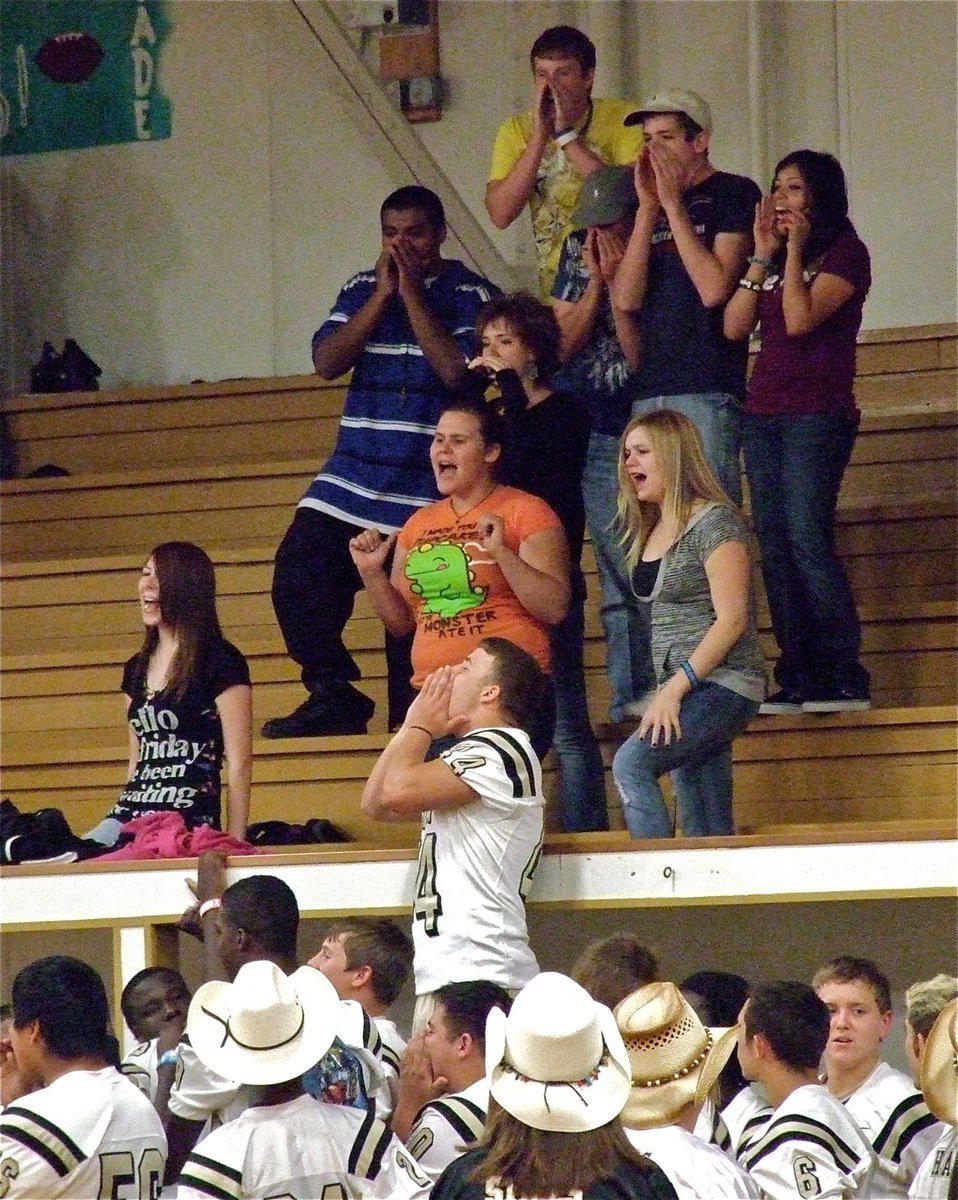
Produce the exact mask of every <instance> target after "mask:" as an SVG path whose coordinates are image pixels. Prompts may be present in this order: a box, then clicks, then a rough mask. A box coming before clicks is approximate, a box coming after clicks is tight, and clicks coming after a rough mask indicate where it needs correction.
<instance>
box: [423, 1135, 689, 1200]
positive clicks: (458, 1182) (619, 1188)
mask: <svg viewBox="0 0 958 1200" xmlns="http://www.w3.org/2000/svg"><path fill="white" fill-rule="evenodd" d="M485 1154H486V1151H485V1149H484V1148H482V1147H480V1148H479V1149H477V1150H469V1151H467V1152H466V1153H465V1154H464V1155H463V1156H462V1157H461V1158H457V1159H455V1160H454V1161H453V1162H451V1163H450V1164H449V1166H448V1167H446V1169H445V1171H443V1173H442V1174H441V1175H440V1176H439V1179H438V1181H437V1183H436V1185H435V1187H434V1188H433V1189H432V1191H431V1192H430V1193H429V1195H430V1197H431V1200H495V1198H497V1197H501V1196H502V1194H503V1193H502V1191H499V1190H496V1185H495V1184H494V1183H493V1182H492V1181H491V1180H490V1181H489V1182H488V1183H485V1184H484V1183H481V1182H479V1181H478V1180H473V1179H469V1178H468V1176H469V1175H471V1174H472V1172H473V1171H474V1170H475V1168H476V1167H477V1166H478V1165H479V1164H480V1163H481V1162H482V1160H483V1158H484V1157H485ZM582 1198H583V1200H676V1193H675V1188H673V1186H672V1184H671V1183H670V1182H669V1180H668V1177H667V1176H666V1175H665V1174H663V1172H662V1170H661V1168H659V1167H657V1166H656V1165H655V1163H653V1162H652V1161H651V1160H650V1161H649V1162H648V1164H647V1165H646V1166H641V1167H640V1166H637V1165H635V1164H634V1163H631V1162H628V1161H626V1160H625V1159H623V1160H622V1161H621V1162H620V1163H619V1165H618V1166H617V1167H616V1170H615V1173H614V1174H613V1175H610V1176H607V1177H606V1178H605V1179H600V1180H599V1181H598V1182H597V1183H594V1184H593V1185H592V1186H591V1187H589V1188H586V1190H585V1191H584V1192H583V1193H582Z"/></svg>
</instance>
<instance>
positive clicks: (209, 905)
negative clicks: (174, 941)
mask: <svg viewBox="0 0 958 1200" xmlns="http://www.w3.org/2000/svg"><path fill="white" fill-rule="evenodd" d="M222 907H223V901H222V900H221V899H220V898H219V896H214V897H213V899H212V900H204V901H203V903H202V904H201V905H200V910H199V918H200V920H201V921H202V920H203V918H204V917H205V916H206V914H207V913H211V912H213V910H214V909H216V908H222Z"/></svg>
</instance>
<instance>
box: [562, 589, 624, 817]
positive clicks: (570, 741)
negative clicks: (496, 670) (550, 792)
mask: <svg viewBox="0 0 958 1200" xmlns="http://www.w3.org/2000/svg"><path fill="white" fill-rule="evenodd" d="M584 634H585V580H584V579H583V577H582V571H581V570H580V569H579V568H578V567H574V568H573V569H572V601H571V603H570V604H569V611H568V613H567V614H566V616H565V617H564V618H563V620H562V621H560V622H559V624H558V625H553V626H551V628H550V629H549V643H550V646H551V650H552V682H553V684H554V686H555V702H556V720H555V736H554V738H553V741H552V748H553V750H554V751H555V755H556V759H557V760H558V764H559V776H560V778H559V784H560V792H559V795H560V802H561V806H562V820H563V823H564V825H565V827H566V829H567V830H568V832H569V833H585V832H588V831H589V830H593V829H608V828H609V817H608V813H607V812H606V807H605V770H604V768H603V765H602V755H601V753H600V751H599V743H598V742H597V741H596V739H595V734H594V733H593V731H592V725H591V724H590V722H589V706H588V704H587V703H586V691H585V674H584V671H583V665H582V639H583V636H584Z"/></svg>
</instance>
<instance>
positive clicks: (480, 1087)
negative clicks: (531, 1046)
mask: <svg viewBox="0 0 958 1200" xmlns="http://www.w3.org/2000/svg"><path fill="white" fill-rule="evenodd" d="M433 1001H434V1006H433V1010H432V1014H431V1015H430V1017H429V1019H428V1020H427V1022H426V1025H425V1027H424V1028H423V1029H422V1030H421V1031H420V1032H419V1033H417V1034H414V1035H413V1037H412V1038H411V1039H410V1042H409V1045H408V1047H407V1048H406V1054H405V1056H404V1058H403V1062H402V1069H401V1071H400V1076H399V1102H398V1104H397V1106H396V1111H395V1113H394V1114H393V1122H392V1129H393V1133H395V1134H396V1135H397V1136H398V1137H400V1138H402V1139H403V1141H404V1142H405V1143H406V1147H407V1149H408V1150H409V1152H410V1153H411V1154H412V1156H413V1157H414V1158H415V1159H416V1161H417V1162H418V1163H419V1166H420V1168H421V1169H422V1170H423V1171H424V1173H425V1174H426V1175H428V1176H429V1178H430V1180H431V1181H432V1182H433V1183H435V1182H436V1180H437V1179H438V1178H439V1176H440V1175H441V1174H442V1173H443V1171H444V1170H445V1169H446V1167H448V1166H449V1164H450V1163H451V1162H452V1161H453V1159H455V1158H458V1157H459V1156H460V1155H461V1154H463V1153H464V1152H465V1151H466V1150H467V1149H468V1148H469V1147H471V1146H472V1145H474V1144H475V1143H476V1142H477V1141H478V1140H479V1138H480V1137H481V1136H482V1130H483V1126H484V1125H485V1121H486V1112H487V1110H488V1108H489V1082H488V1080H487V1079H486V1060H485V1051H486V1018H487V1017H488V1016H489V1013H490V1011H491V1010H492V1009H493V1008H501V1009H502V1011H503V1012H505V1013H508V1011H509V1009H510V1007H511V1006H512V997H511V996H510V995H509V993H508V992H507V991H506V990H505V989H504V988H501V987H500V986H499V985H498V984H497V983H487V982H486V981H485V980H475V981H470V982H463V983H446V984H444V985H443V986H442V987H441V988H437V989H436V991H435V992H434V993H433Z"/></svg>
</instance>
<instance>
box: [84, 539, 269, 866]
mask: <svg viewBox="0 0 958 1200" xmlns="http://www.w3.org/2000/svg"><path fill="white" fill-rule="evenodd" d="M139 598H140V610H141V613H142V617H143V624H144V626H145V628H146V635H145V637H144V639H143V645H142V646H141V648H140V650H139V653H137V654H135V655H134V656H133V657H132V658H131V659H130V660H129V661H128V662H127V663H126V665H125V667H124V668H123V694H124V696H125V697H126V701H127V718H128V721H129V727H130V771H129V776H128V778H127V782H126V786H125V787H124V788H123V791H122V792H121V793H120V797H119V799H118V800H117V802H116V804H115V805H114V807H113V809H112V810H111V811H110V813H109V814H108V816H107V817H106V819H105V820H104V821H101V822H100V824H99V825H98V826H97V827H96V829H94V830H92V831H91V832H90V833H89V834H88V835H87V836H88V837H92V838H95V839H96V840H97V841H101V842H103V843H104V844H106V845H112V844H113V842H115V841H116V839H117V836H118V832H119V827H120V825H121V824H122V823H123V822H125V821H129V820H132V818H134V817H138V816H143V815H144V814H145V813H151V812H176V813H179V814H180V815H181V816H182V817H183V820H184V821H185V823H186V825H187V826H188V827H190V828H193V827H194V826H196V825H212V826H214V827H215V828H217V829H218V828H220V827H221V826H220V768H221V767H222V764H223V758H224V756H225V758H226V762H227V780H228V784H229V795H228V804H227V820H226V830H227V832H228V833H230V834H231V835H232V836H234V837H237V838H242V837H243V835H244V833H245V830H246V821H247V817H248V814H249V793H250V776H251V762H252V691H251V689H250V677H249V668H248V667H247V665H246V660H245V658H244V657H243V655H242V654H241V653H240V652H239V650H237V649H236V647H235V646H233V645H232V644H231V643H230V642H228V641H227V640H226V639H225V638H224V637H223V633H222V630H221V629H220V624H219V619H218V618H217V615H216V580H215V576H214V572H213V564H212V562H211V561H210V559H209V557H208V556H207V555H206V554H205V553H204V551H202V550H201V549H200V548H199V547H198V546H194V545H193V544H192V543H190V542H164V543H163V545H161V546H157V547H156V549H155V550H154V551H153V552H152V553H151V554H150V556H149V558H148V559H147V560H146V563H145V564H144V566H143V570H142V573H141V575H140V581H139Z"/></svg>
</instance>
